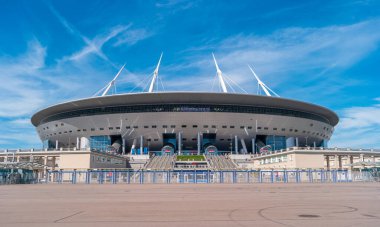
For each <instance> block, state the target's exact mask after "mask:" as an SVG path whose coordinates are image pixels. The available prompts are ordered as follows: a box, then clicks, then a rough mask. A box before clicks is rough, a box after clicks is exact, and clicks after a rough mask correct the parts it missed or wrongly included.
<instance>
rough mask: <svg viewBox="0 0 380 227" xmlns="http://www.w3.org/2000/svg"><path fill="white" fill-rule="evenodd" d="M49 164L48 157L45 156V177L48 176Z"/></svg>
mask: <svg viewBox="0 0 380 227" xmlns="http://www.w3.org/2000/svg"><path fill="white" fill-rule="evenodd" d="M47 164H48V156H44V165H45V167H44V169H45V171H44V175H43V177H45V176H46V174H47V170H48V166H47Z"/></svg>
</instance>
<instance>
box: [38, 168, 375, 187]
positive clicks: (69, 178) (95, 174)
mask: <svg viewBox="0 0 380 227" xmlns="http://www.w3.org/2000/svg"><path fill="white" fill-rule="evenodd" d="M352 181H375V179H374V178H373V177H371V174H370V173H369V172H361V173H359V172H357V173H356V172H351V171H348V170H329V171H327V170H311V169H310V170H228V171H227V170H221V171H218V170H168V171H163V170H132V169H130V170H129V169H128V170H86V171H77V170H73V171H62V170H61V171H48V173H47V174H46V179H45V182H46V183H58V184H64V183H69V184H189V183H192V184H223V183H231V184H234V183H236V184H239V183H240V184H250V183H337V182H352Z"/></svg>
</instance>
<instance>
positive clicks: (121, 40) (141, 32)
mask: <svg viewBox="0 0 380 227" xmlns="http://www.w3.org/2000/svg"><path fill="white" fill-rule="evenodd" d="M152 35H153V32H152V31H148V30H147V29H133V30H128V31H125V32H124V33H123V34H121V35H120V36H119V37H117V38H116V41H115V43H114V46H120V45H122V44H127V45H134V44H136V43H137V42H139V41H141V40H144V39H147V38H149V37H150V36H152Z"/></svg>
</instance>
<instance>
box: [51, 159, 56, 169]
mask: <svg viewBox="0 0 380 227" xmlns="http://www.w3.org/2000/svg"><path fill="white" fill-rule="evenodd" d="M55 163H56V157H55V156H53V158H52V170H55Z"/></svg>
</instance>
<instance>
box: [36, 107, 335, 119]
mask: <svg viewBox="0 0 380 227" xmlns="http://www.w3.org/2000/svg"><path fill="white" fill-rule="evenodd" d="M144 112H228V113H252V114H266V115H279V116H288V117H299V118H306V119H310V120H316V121H321V122H324V123H327V124H330V122H329V121H328V119H327V118H325V117H323V116H320V115H317V114H313V113H308V112H302V111H297V110H289V109H281V108H272V107H259V106H239V105H211V104H210V105H209V104H164V105H133V106H109V107H97V108H91V109H82V110H73V111H68V112H64V113H59V114H55V115H51V116H48V117H46V118H44V119H43V120H41V122H40V124H42V123H47V122H50V121H56V120H61V119H66V118H72V117H82V116H94V115H102V114H117V113H144Z"/></svg>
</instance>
